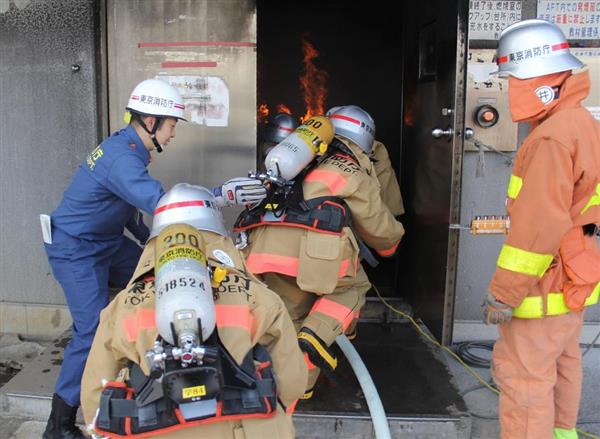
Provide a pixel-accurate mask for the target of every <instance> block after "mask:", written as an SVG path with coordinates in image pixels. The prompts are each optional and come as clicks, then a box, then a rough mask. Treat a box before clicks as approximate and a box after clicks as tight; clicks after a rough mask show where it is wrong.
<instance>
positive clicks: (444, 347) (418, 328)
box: [373, 285, 600, 439]
mask: <svg viewBox="0 0 600 439" xmlns="http://www.w3.org/2000/svg"><path fill="white" fill-rule="evenodd" d="M373 289H374V290H375V293H377V297H379V299H380V300H381V301H382V302H383V304H384V305H385V306H387V307H388V308H389V309H391V310H392V311H394V312H395V313H396V314H399V315H400V316H402V317H404V318H405V319H406V320H408V321H409V322H410V323H412V325H413V326H414V327H415V329H416V330H417V331H418V332H419V334H421V335H422V336H423V337H425V339H426V340H428V341H429V342H431V343H433V344H434V345H435V346H437V347H438V348H441V349H443V350H444V351H446V352H448V353H449V354H450V355H451V356H452V358H454V359H455V360H456V361H458V362H459V363H460V364H461V365H462V366H463V367H464V368H465V369H467V371H468V372H469V373H470V374H471V375H473V376H474V377H475V379H476V380H477V381H479V382H480V383H481V384H483V385H484V386H485V387H487V388H488V390H491V391H492V392H494V393H495V394H496V395H499V394H500V392H499V391H498V390H497V389H494V388H493V387H492V386H490V385H489V383H488V382H487V381H486V380H484V379H483V378H482V377H481V376H480V375H479V374H478V373H477V372H475V371H474V370H473V368H471V367H470V366H469V365H468V364H466V363H465V362H464V361H463V360H462V358H460V357H459V356H458V355H456V353H455V352H454V351H452V349H450V348H449V347H447V346H444V345H442V344H441V343H440V342H438V341H437V340H436V339H435V338H433V337H432V336H431V335H429V334H428V333H427V332H425V331H423V329H422V328H421V327H420V326H419V324H418V323H417V322H416V321H415V320H414V319H413V318H412V317H411V316H409V315H408V314H406V313H405V312H404V311H400V310H399V309H396V308H394V307H393V306H392V305H390V304H389V303H388V302H387V301H386V300H385V299H384V298H383V296H382V295H381V293H380V292H379V290H378V289H377V287H376V286H375V285H373ZM576 431H577V433H579V434H582V435H584V436H586V437H589V438H592V439H600V436H596V435H595V434H592V433H589V432H587V431H584V430H580V429H579V428H576Z"/></svg>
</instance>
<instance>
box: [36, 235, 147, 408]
mask: <svg viewBox="0 0 600 439" xmlns="http://www.w3.org/2000/svg"><path fill="white" fill-rule="evenodd" d="M52 238H53V242H52V244H45V247H46V253H47V255H48V261H49V262H50V266H51V267H52V274H53V275H54V278H55V279H56V280H57V281H58V282H59V283H60V286H61V287H62V289H63V292H64V294H65V298H66V301H67V306H68V307H69V312H70V313H71V318H72V319H73V330H72V339H71V341H70V342H69V344H68V345H67V347H66V348H65V353H64V359H63V363H62V366H61V369H60V373H59V375H58V379H57V381H56V385H55V389H54V391H55V393H56V394H57V395H58V396H59V397H60V398H61V399H62V400H63V401H65V402H66V403H67V404H69V405H70V406H72V407H77V406H79V394H80V388H81V377H82V375H83V369H84V367H85V362H86V359H87V356H88V352H89V350H90V347H91V346H92V341H93V340H94V334H95V332H96V328H97V327H98V322H99V318H100V311H102V309H103V308H104V307H105V306H106V305H107V304H108V300H109V297H108V294H109V293H108V287H109V282H110V283H111V285H114V286H118V287H121V288H123V287H125V286H126V285H127V282H128V281H129V279H130V278H131V276H132V275H133V272H134V270H135V267H136V264H137V261H138V259H139V258H140V256H141V253H142V249H141V248H140V247H139V246H138V245H137V244H136V243H135V242H133V241H132V240H130V239H129V238H127V237H125V236H121V237H119V238H118V239H117V240H110V241H88V240H85V239H79V238H74V237H72V236H70V235H67V234H66V233H64V232H62V231H61V230H60V229H56V228H53V230H52Z"/></svg>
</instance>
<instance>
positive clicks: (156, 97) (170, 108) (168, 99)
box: [127, 79, 186, 120]
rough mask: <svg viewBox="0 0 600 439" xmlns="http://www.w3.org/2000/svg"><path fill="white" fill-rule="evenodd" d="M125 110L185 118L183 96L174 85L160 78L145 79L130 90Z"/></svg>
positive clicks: (146, 114)
mask: <svg viewBox="0 0 600 439" xmlns="http://www.w3.org/2000/svg"><path fill="white" fill-rule="evenodd" d="M127 110H129V111H131V112H134V113H139V114H141V115H144V116H156V117H174V118H176V119H181V120H186V119H185V117H184V116H185V105H184V103H183V98H182V97H181V95H180V94H179V92H178V91H177V89H176V88H175V87H173V86H172V85H171V84H167V83H166V82H164V81H161V80H160V79H146V80H145V81H142V82H140V83H139V84H138V85H136V87H135V88H134V89H133V91H132V92H131V95H130V96H129V102H128V103H127Z"/></svg>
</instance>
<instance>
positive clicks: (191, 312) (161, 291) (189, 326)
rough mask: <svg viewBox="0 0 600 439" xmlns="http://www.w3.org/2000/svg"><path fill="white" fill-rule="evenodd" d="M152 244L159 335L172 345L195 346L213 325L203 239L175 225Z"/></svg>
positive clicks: (210, 293)
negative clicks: (154, 254)
mask: <svg viewBox="0 0 600 439" xmlns="http://www.w3.org/2000/svg"><path fill="white" fill-rule="evenodd" d="M155 245H156V265H155V267H156V268H155V270H156V280H155V282H156V308H155V309H156V326H157V329H158V332H159V334H160V335H161V336H162V338H163V339H164V340H165V341H167V342H168V343H169V344H171V345H173V346H179V347H184V345H186V344H193V345H198V344H199V343H202V342H203V341H205V340H206V339H207V338H208V337H209V336H210V335H211V334H212V332H213V331H214V329H215V323H216V314H215V303H214V299H213V293H212V287H211V280H210V274H209V272H208V267H207V265H206V256H205V254H204V244H203V240H202V236H201V234H200V232H199V231H198V230H197V229H196V228H195V227H192V226H190V225H187V224H174V225H171V226H168V227H166V228H165V229H163V230H162V231H161V232H160V234H159V235H158V237H157V238H156V244H155ZM198 323H200V326H201V330H199V328H198ZM200 332H201V334H200Z"/></svg>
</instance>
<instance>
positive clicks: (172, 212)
mask: <svg viewBox="0 0 600 439" xmlns="http://www.w3.org/2000/svg"><path fill="white" fill-rule="evenodd" d="M171 224H189V225H190V226H194V227H195V228H197V229H198V230H206V231H208V232H214V233H217V234H219V235H221V236H229V235H228V233H227V229H226V228H225V221H224V220H223V215H222V214H221V209H219V207H217V204H216V202H215V197H214V195H213V193H212V192H211V191H210V190H208V189H206V188H205V187H202V186H194V185H191V184H187V183H179V184H176V185H175V186H173V187H172V188H171V190H169V191H168V192H167V193H166V194H164V195H163V196H162V197H161V199H160V200H159V201H158V205H157V206H156V210H154V218H153V220H152V231H151V232H150V238H148V239H151V238H154V237H155V236H157V235H158V234H159V233H160V231H161V230H162V229H164V228H165V227H167V226H170V225H171Z"/></svg>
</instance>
